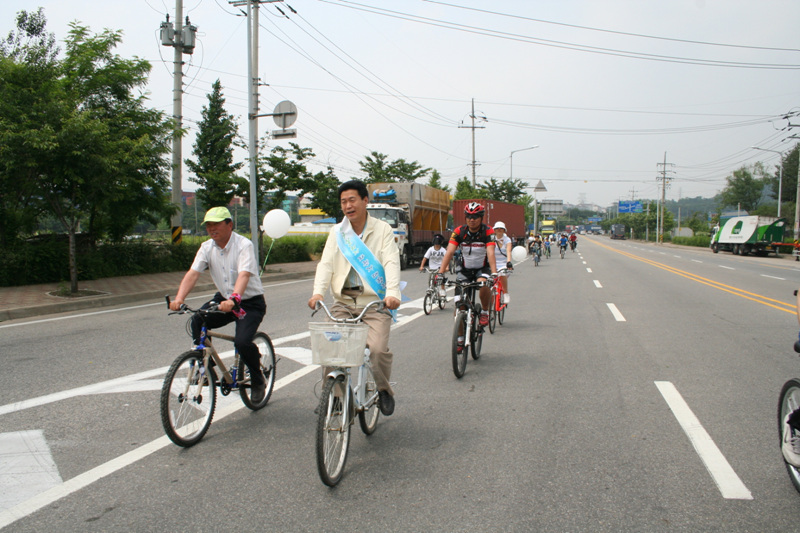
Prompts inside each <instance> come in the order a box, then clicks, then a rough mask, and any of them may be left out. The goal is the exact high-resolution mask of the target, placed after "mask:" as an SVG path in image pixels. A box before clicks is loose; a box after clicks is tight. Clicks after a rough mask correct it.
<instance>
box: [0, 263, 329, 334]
mask: <svg viewBox="0 0 800 533" xmlns="http://www.w3.org/2000/svg"><path fill="white" fill-rule="evenodd" d="M303 275H309V276H313V275H314V270H309V271H308V272H306V271H304V270H301V271H298V272H276V273H270V274H264V275H262V276H261V281H262V283H266V282H271V281H281V280H286V279H296V278H298V277H301V276H303ZM174 290H175V287H172V288H170V289H160V290H153V291H146V292H136V293H130V294H116V295H114V294H111V295H107V296H89V297H85V298H80V299H77V300H73V301H65V302H56V303H50V304H44V305H34V306H29V307H18V308H14V309H6V310H0V322H5V321H8V320H17V319H20V318H30V317H33V316H42V315H52V314H55V313H64V312H68V311H79V310H81V309H89V308H93V307H101V308H103V307H113V306H116V305H120V304H127V303H134V302H142V301H146V300H159V301H160V302H164V295H165V294H169V293H170V292H174ZM209 290H211V291H216V290H217V288H216V286H215V285H214V284H213V283H205V284H199V285H195V287H194V289H192V292H195V291H209ZM164 305H166V302H164Z"/></svg>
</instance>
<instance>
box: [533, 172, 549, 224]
mask: <svg viewBox="0 0 800 533" xmlns="http://www.w3.org/2000/svg"><path fill="white" fill-rule="evenodd" d="M537 192H547V187H545V186H544V183H542V180H539V183H537V184H536V187H534V188H533V235H534V236H536V235H538V232H539V202H538V200H536V193H537Z"/></svg>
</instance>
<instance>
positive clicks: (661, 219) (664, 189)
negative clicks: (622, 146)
mask: <svg viewBox="0 0 800 533" xmlns="http://www.w3.org/2000/svg"><path fill="white" fill-rule="evenodd" d="M670 164H671V163H670ZM657 165H658V166H660V167H661V177H660V178H657V179H660V180H661V205H659V207H658V210H659V212H658V215H660V216H658V220H659V222H658V234H657V237H656V242H657V243H658V244H662V243H663V242H664V211H665V202H666V201H667V181H668V180H670V179H671V178H668V177H667V152H664V162H663V163H657Z"/></svg>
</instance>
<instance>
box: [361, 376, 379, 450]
mask: <svg viewBox="0 0 800 533" xmlns="http://www.w3.org/2000/svg"><path fill="white" fill-rule="evenodd" d="M365 368H366V371H367V375H366V379H365V380H364V402H365V403H366V404H367V405H369V407H367V408H365V409H363V410H362V411H359V413H358V423H359V425H360V426H361V431H363V432H364V433H365V434H366V435H372V434H373V433H375V428H377V427H378V418H379V417H380V415H381V410H380V409H378V400H377V399H375V401H373V402H372V404H370V403H369V401H370V399H371V398H372V397H373V396H376V395H377V394H378V386H377V385H376V384H375V376H374V375H373V374H372V367H371V366H370V365H365Z"/></svg>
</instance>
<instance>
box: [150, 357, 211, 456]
mask: <svg viewBox="0 0 800 533" xmlns="http://www.w3.org/2000/svg"><path fill="white" fill-rule="evenodd" d="M216 404H217V389H216V382H215V379H214V373H213V372H207V371H206V368H205V367H204V366H203V352H200V351H190V352H185V353H183V354H181V355H180V356H178V358H177V359H175V361H174V362H173V363H172V365H171V366H170V367H169V370H168V371H167V375H166V376H165V377H164V385H163V386H162V387H161V425H162V426H164V432H165V433H166V434H167V437H169V440H171V441H172V442H174V443H175V444H177V445H178V446H183V447H189V446H192V445H194V444H196V443H197V442H198V441H199V440H200V439H202V438H203V435H205V434H206V431H208V428H209V426H211V419H212V418H214V408H215V406H216Z"/></svg>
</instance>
